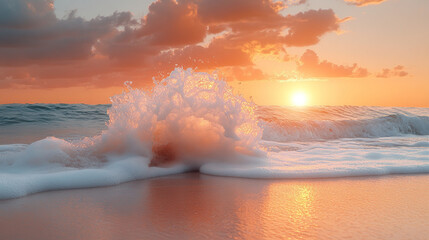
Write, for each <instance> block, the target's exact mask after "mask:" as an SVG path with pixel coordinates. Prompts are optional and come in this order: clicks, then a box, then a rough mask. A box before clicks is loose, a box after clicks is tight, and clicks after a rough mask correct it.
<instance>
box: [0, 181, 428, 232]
mask: <svg viewBox="0 0 429 240" xmlns="http://www.w3.org/2000/svg"><path fill="white" fill-rule="evenodd" d="M428 184H429V176H428V175H390V176H381V177H354V178H340V179H313V180H281V179H277V180H267V179H265V180H264V179H242V178H224V177H213V176H208V175H203V174H198V173H187V174H180V175H172V176H168V177H162V178H155V179H146V180H142V181H135V182H130V183H126V184H121V185H118V186H114V187H106V188H95V189H79V190H69V191H55V192H46V193H42V194H35V195H32V196H28V197H25V198H20V199H14V200H3V201H0V239H34V240H38V239H44V240H49V239H172V238H174V239H368V240H370V239H392V240H393V239H414V240H420V239H422V240H423V239H427V236H428V235H429V225H428V221H427V220H428V219H429V204H427V203H428V202H429V192H428V191H427V186H428Z"/></svg>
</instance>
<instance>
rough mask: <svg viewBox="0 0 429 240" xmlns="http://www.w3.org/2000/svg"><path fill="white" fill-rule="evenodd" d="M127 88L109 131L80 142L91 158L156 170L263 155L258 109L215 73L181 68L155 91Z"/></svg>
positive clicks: (115, 98)
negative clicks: (122, 159) (141, 162)
mask: <svg viewBox="0 0 429 240" xmlns="http://www.w3.org/2000/svg"><path fill="white" fill-rule="evenodd" d="M127 87H128V91H126V92H123V93H122V94H119V95H116V96H113V97H112V98H111V101H112V107H111V108H110V109H109V110H108V114H109V118H110V121H109V123H108V129H107V130H106V131H104V132H103V133H102V134H101V135H100V136H98V137H95V138H88V139H86V140H84V141H83V142H81V143H80V145H82V144H83V145H85V148H86V149H87V150H88V147H89V148H93V151H91V152H92V154H94V153H95V154H96V155H99V154H101V155H105V154H130V155H140V156H145V157H148V158H151V161H150V165H151V166H166V165H170V164H173V163H175V162H177V161H180V162H185V163H193V164H199V162H201V161H204V162H206V161H210V160H216V161H231V160H236V159H240V157H239V156H243V155H255V154H261V152H260V151H259V150H258V147H257V146H258V141H259V140H260V138H261V135H262V130H261V128H260V127H259V126H258V122H257V117H256V115H255V110H256V106H255V105H254V104H253V103H250V102H247V101H246V100H245V99H244V98H243V97H241V96H239V95H236V94H234V93H233V91H232V88H231V87H229V86H228V85H227V83H226V82H225V81H223V80H220V79H219V78H218V77H217V75H216V74H213V75H211V74H208V73H204V72H194V71H193V70H192V69H187V70H184V69H182V68H176V69H175V70H174V71H173V72H171V74H170V76H169V77H167V78H165V79H164V80H162V81H161V82H158V83H155V86H154V88H153V89H152V91H151V92H146V91H143V90H140V89H133V88H131V87H130V86H129V85H128V84H127ZM94 151H95V152H94Z"/></svg>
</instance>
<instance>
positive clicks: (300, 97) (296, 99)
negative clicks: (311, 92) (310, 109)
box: [291, 92, 308, 106]
mask: <svg viewBox="0 0 429 240" xmlns="http://www.w3.org/2000/svg"><path fill="white" fill-rule="evenodd" d="M291 101H292V105H293V106H305V105H307V102H308V97H307V94H306V93H305V92H295V93H293V94H292V97H291Z"/></svg>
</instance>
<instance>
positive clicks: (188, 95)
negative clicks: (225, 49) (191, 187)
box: [0, 69, 429, 199]
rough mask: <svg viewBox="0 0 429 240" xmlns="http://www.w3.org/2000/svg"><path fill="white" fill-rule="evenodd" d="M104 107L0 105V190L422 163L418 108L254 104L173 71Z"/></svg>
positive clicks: (427, 159)
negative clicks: (148, 88)
mask: <svg viewBox="0 0 429 240" xmlns="http://www.w3.org/2000/svg"><path fill="white" fill-rule="evenodd" d="M126 86H127V89H126V90H125V91H124V92H123V93H122V94H119V95H117V96H113V97H112V98H111V101H112V104H111V105H85V104H8V105H0V144H1V145H0V199H9V198H17V197H22V196H25V195H28V194H31V193H36V192H42V191H49V190H61V189H72V188H86V187H99V186H109V185H115V184H119V183H123V182H128V181H132V180H137V179H146V178H153V177H160V176H165V175H172V174H179V173H183V172H188V171H199V172H200V173H203V174H208V175H216V176H230V177H244V178H287V179H289V178H294V179H295V178H320V177H327V178H329V177H349V176H367V175H370V176H372V175H386V174H408V173H429V109H428V108H392V107H352V106H337V107H326V106H320V107H280V106H257V105H255V104H253V103H251V102H248V101H246V100H245V99H244V98H242V97H241V96H239V95H237V94H235V93H234V91H233V89H231V88H230V87H229V86H228V84H227V83H226V82H224V81H222V80H221V79H219V78H218V77H217V76H216V75H210V74H208V73H203V72H194V71H192V70H190V69H188V70H183V69H176V70H174V71H173V72H172V73H171V75H170V76H169V77H167V78H166V79H164V80H162V81H161V82H159V83H156V84H155V86H154V88H153V89H152V90H151V91H148V92H145V91H143V90H139V89H134V88H132V87H130V84H129V83H127V84H126Z"/></svg>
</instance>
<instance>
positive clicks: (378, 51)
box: [0, 0, 429, 107]
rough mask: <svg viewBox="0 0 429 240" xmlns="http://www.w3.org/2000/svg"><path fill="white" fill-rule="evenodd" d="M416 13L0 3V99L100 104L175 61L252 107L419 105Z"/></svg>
mask: <svg viewBox="0 0 429 240" xmlns="http://www.w3.org/2000/svg"><path fill="white" fill-rule="evenodd" d="M2 5H3V6H2ZM74 9H76V11H74ZM428 15H429V1H426V0H415V1H412V2H410V1H405V0H384V1H383V0H324V1H320V0H306V1H305V0H287V1H270V0H177V1H173V0H159V1H155V2H150V1H137V0H124V1H121V2H119V1H113V0H105V1H101V0H86V1H83V0H76V1H66V0H57V1H55V2H53V1H50V0H17V1H14V2H13V4H8V3H7V1H4V0H0V16H1V17H0V103H36V102H37V103H57V102H63V103H89V104H97V103H108V102H109V97H110V96H112V95H113V94H116V93H120V92H121V91H122V90H123V87H122V86H123V82H124V81H130V80H131V81H133V86H135V87H143V88H149V87H150V86H151V85H152V77H153V76H155V77H156V78H158V79H159V78H162V77H161V76H165V75H166V74H168V73H169V72H170V71H171V70H172V69H173V68H174V67H175V66H176V65H177V66H183V67H193V68H197V69H198V70H199V71H211V70H214V69H218V70H220V71H221V72H222V73H223V76H224V77H225V79H226V80H228V81H230V84H231V85H232V86H233V87H234V88H235V89H236V91H238V92H239V93H241V94H243V95H244V96H246V97H248V98H250V96H252V99H253V100H254V101H255V102H256V103H258V104H264V105H265V104H275V105H290V104H291V96H292V95H293V94H294V93H295V92H298V91H299V92H304V93H305V94H306V95H307V98H308V104H310V105H371V106H416V107H429V68H428V66H427V60H426V58H427V56H429V45H428V42H429V30H428V28H427V19H426V18H427V16H428Z"/></svg>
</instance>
